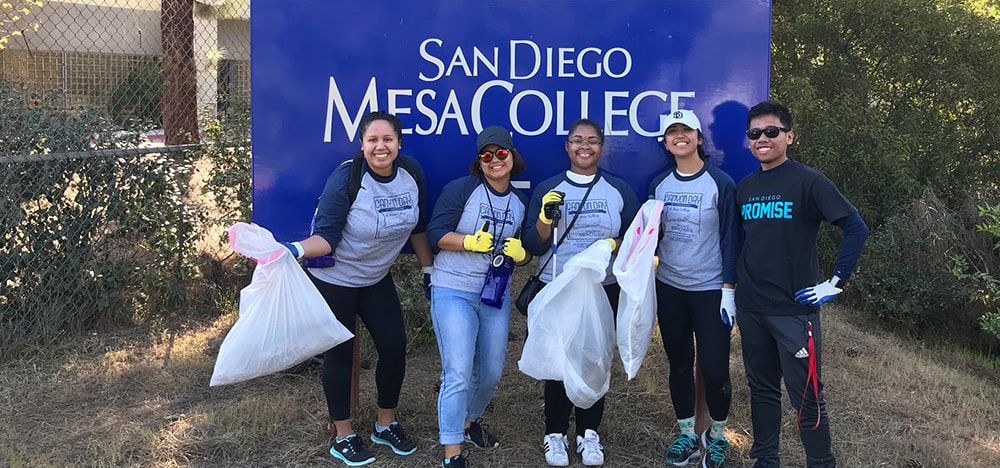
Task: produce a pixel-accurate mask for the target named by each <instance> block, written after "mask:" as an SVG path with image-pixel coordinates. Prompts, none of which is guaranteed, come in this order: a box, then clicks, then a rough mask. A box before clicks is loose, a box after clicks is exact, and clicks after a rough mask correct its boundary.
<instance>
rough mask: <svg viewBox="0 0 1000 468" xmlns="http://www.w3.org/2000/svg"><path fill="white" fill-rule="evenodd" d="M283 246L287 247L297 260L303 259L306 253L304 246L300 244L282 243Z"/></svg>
mask: <svg viewBox="0 0 1000 468" xmlns="http://www.w3.org/2000/svg"><path fill="white" fill-rule="evenodd" d="M281 245H283V246H285V248H286V249H288V251H289V252H291V253H292V256H293V257H295V259H296V260H298V259H300V258H302V254H304V253H305V252H303V250H304V249H303V248H302V244H299V243H298V242H282V243H281Z"/></svg>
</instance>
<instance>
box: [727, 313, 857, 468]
mask: <svg viewBox="0 0 1000 468" xmlns="http://www.w3.org/2000/svg"><path fill="white" fill-rule="evenodd" d="M736 320H737V323H738V324H739V327H740V339H741V342H742V347H743V365H744V367H745V368H746V373H747V383H748V384H749V386H750V412H751V414H750V416H751V420H752V423H753V438H754V440H753V447H751V448H750V454H749V455H750V457H751V458H757V459H763V460H768V461H772V462H774V464H775V466H777V462H778V459H779V456H778V442H779V440H780V435H781V417H782V411H781V380H782V378H784V381H785V389H786V390H787V391H788V399H789V400H790V401H791V403H792V406H793V407H794V408H795V410H796V411H797V412H798V414H799V418H798V426H799V438H800V439H801V440H802V445H803V446H804V447H805V451H806V463H807V466H808V467H809V468H830V467H835V466H837V460H836V458H835V457H834V456H833V450H832V449H831V447H830V423H829V421H828V419H827V415H826V404H825V402H824V400H823V379H822V359H821V358H822V355H823V352H822V349H823V346H822V345H823V333H822V325H821V324H820V319H819V313H818V312H813V313H810V314H805V315H792V316H778V315H764V314H759V313H754V312H753V311H749V310H742V309H741V310H740V311H739V314H738V315H737V317H736ZM810 322H811V323H812V328H813V338H814V342H815V354H816V356H815V357H816V380H817V381H818V383H819V384H818V386H819V392H816V391H814V389H813V386H812V382H809V385H808V386H806V380H807V376H808V372H809V358H808V349H809V346H808V333H807V326H808V323H810ZM817 393H818V395H817ZM817 421H818V423H819V424H818V426H817Z"/></svg>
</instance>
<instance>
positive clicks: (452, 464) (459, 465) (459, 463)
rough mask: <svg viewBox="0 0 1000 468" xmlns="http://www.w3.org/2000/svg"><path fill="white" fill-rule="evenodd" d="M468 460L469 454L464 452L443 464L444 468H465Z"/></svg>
mask: <svg viewBox="0 0 1000 468" xmlns="http://www.w3.org/2000/svg"><path fill="white" fill-rule="evenodd" d="M466 459H468V453H467V452H466V451H462V453H460V454H458V455H455V456H454V457H451V458H449V459H447V460H445V461H443V462H441V467H442V468H465V467H466V465H465V461H466Z"/></svg>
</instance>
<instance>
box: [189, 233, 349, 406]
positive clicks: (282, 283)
mask: <svg viewBox="0 0 1000 468" xmlns="http://www.w3.org/2000/svg"><path fill="white" fill-rule="evenodd" d="M229 245H230V246H231V247H232V248H233V250H235V251H236V252H239V253H240V254H242V255H244V256H246V257H249V258H251V259H253V260H255V261H257V263H258V265H257V268H256V269H255V270H254V272H253V279H252V280H251V281H250V285H249V286H247V287H245V288H243V290H242V291H240V316H239V318H238V319H237V320H236V324H235V325H233V328H232V329H230V330H229V333H228V334H227V335H226V339H225V340H223V342H222V348H221V349H219V355H218V357H217V358H216V360H215V371H214V372H212V381H211V383H210V384H209V385H210V386H213V387H214V386H216V385H225V384H230V383H236V382H241V381H244V380H249V379H252V378H254V377H260V376H262V375H267V374H271V373H274V372H278V371H281V370H284V369H287V368H289V367H291V366H292V365H295V364H298V363H300V362H302V361H304V360H306V359H309V358H310V357H312V356H315V355H316V354H318V353H321V352H323V351H326V350H328V349H330V348H332V347H334V346H336V345H338V344H340V343H343V342H345V341H347V340H349V339H351V338H352V337H353V336H354V335H353V334H352V333H351V332H350V331H349V330H348V329H347V328H345V327H344V326H343V325H342V324H341V323H340V322H339V321H338V320H337V318H336V317H335V316H334V315H333V312H332V311H331V310H330V307H329V306H327V304H326V301H324V300H323V296H321V295H320V293H319V291H317V290H316V287H315V286H314V285H313V284H312V281H310V280H309V278H308V277H306V274H305V272H304V271H302V268H301V267H300V266H299V264H298V262H297V261H296V260H295V258H294V257H292V255H291V253H290V252H288V249H286V248H285V247H283V246H282V245H281V244H279V243H278V242H277V241H276V240H274V236H273V235H272V234H271V233H270V232H269V231H268V230H267V229H264V228H262V227H260V226H257V225H255V224H247V223H236V224H234V225H233V226H232V227H230V228H229Z"/></svg>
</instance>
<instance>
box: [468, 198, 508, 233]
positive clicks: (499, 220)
mask: <svg viewBox="0 0 1000 468" xmlns="http://www.w3.org/2000/svg"><path fill="white" fill-rule="evenodd" d="M483 221H489V222H490V226H491V228H498V227H499V226H497V224H503V225H504V226H513V225H514V219H513V217H512V216H511V215H510V210H504V209H500V208H495V207H494V208H493V210H490V206H489V205H488V204H486V203H480V204H479V226H477V228H476V229H479V228H482V227H483ZM497 230H498V231H499V229H497Z"/></svg>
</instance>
